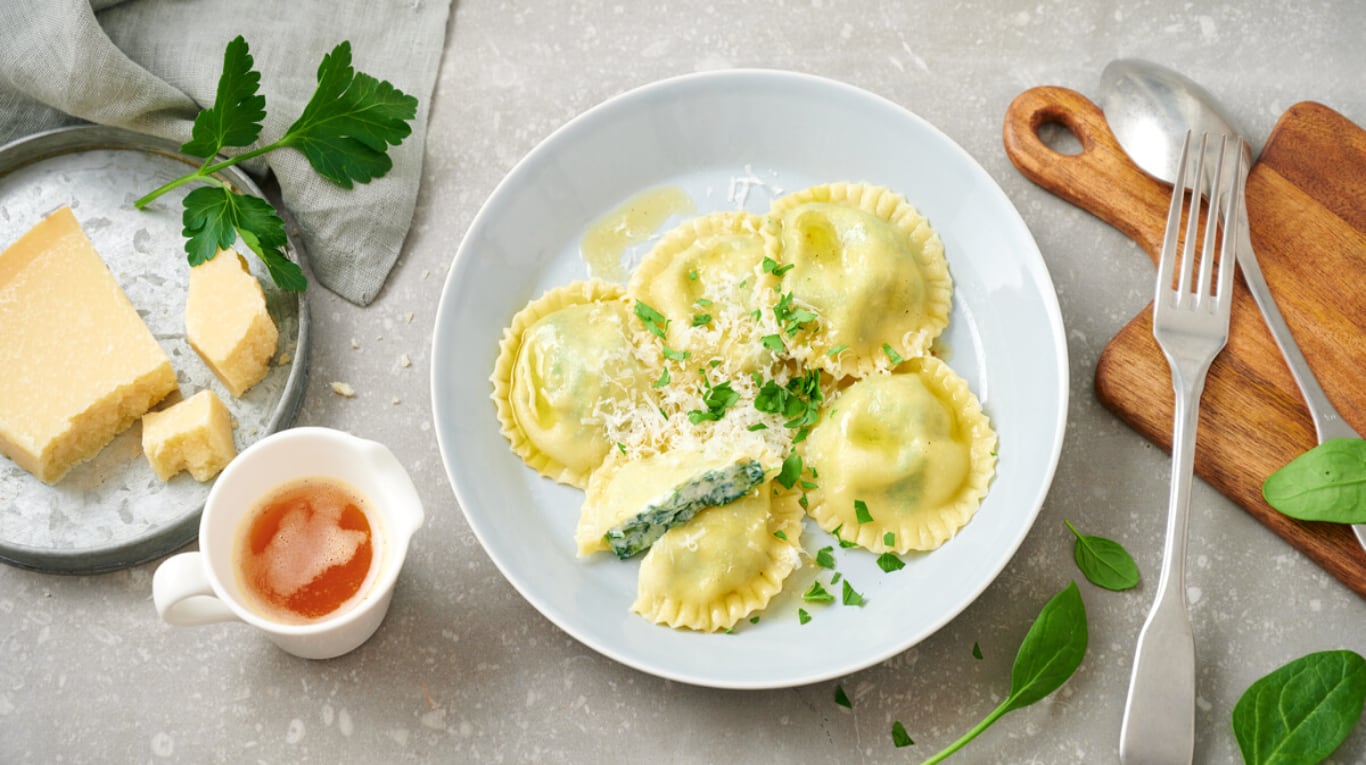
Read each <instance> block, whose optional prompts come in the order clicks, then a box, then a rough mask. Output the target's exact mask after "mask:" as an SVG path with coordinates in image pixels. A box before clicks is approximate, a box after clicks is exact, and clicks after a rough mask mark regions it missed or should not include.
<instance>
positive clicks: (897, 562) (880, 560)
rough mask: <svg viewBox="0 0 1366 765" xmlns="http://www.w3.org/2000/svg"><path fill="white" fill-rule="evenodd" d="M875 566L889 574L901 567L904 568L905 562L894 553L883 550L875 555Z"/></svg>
mask: <svg viewBox="0 0 1366 765" xmlns="http://www.w3.org/2000/svg"><path fill="white" fill-rule="evenodd" d="M877 567H878V568H880V569H882V570H883V571H884V572H886V573H888V574H890V573H892V572H893V571H900V570H901V569H903V568H906V564H905V563H904V562H902V560H901V559H900V558H898V557H896V556H895V555H893V554H891V553H889V552H885V553H883V554H881V555H879V556H877Z"/></svg>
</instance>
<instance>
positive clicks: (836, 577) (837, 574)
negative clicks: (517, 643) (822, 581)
mask: <svg viewBox="0 0 1366 765" xmlns="http://www.w3.org/2000/svg"><path fill="white" fill-rule="evenodd" d="M843 578H844V574H841V573H840V572H838V571H836V572H835V573H834V574H832V575H831V576H830V583H831V584H839V583H840V580H841V579H843Z"/></svg>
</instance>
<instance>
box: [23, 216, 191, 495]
mask: <svg viewBox="0 0 1366 765" xmlns="http://www.w3.org/2000/svg"><path fill="white" fill-rule="evenodd" d="M0 370H3V371H0V452H3V453H4V454H5V455H6V456H8V457H9V458H10V459H13V460H14V461H15V462H17V463H18V464H19V465H20V466H21V467H23V468H24V469H25V470H27V471H29V472H30V473H33V474H34V475H35V476H37V477H38V478H40V479H41V480H43V481H44V482H46V483H56V482H57V481H59V480H61V478H62V476H64V475H66V473H67V471H68V470H70V469H71V466H72V465H74V464H76V463H77V462H80V461H82V460H85V459H89V458H90V457H93V456H94V455H95V454H96V453H97V452H99V451H100V449H102V448H104V446H105V445H106V444H108V443H109V442H110V441H111V440H113V438H114V436H115V435H117V434H118V433H119V432H120V431H122V430H123V429H124V428H127V427H128V426H129V425H131V424H132V423H133V421H134V420H136V419H137V418H139V417H141V416H142V414H143V413H144V412H146V411H147V410H148V409H150V408H151V407H152V405H153V404H155V403H157V402H158V401H160V400H161V399H163V398H165V397H166V395H167V394H169V393H170V392H171V391H173V390H175V389H176V375H175V370H174V369H172V368H171V361H170V359H168V358H167V357H166V352H165V351H163V350H162V349H161V346H159V345H157V341H156V339H154V338H153V337H152V333H151V331H150V330H148V329H147V325H146V324H144V323H143V321H142V318H141V317H139V316H138V313H137V311H136V310H134V308H133V304H132V303H130V302H129V301H128V297H127V296H126V295H124V293H123V289H122V288H120V287H119V284H118V282H116V281H115V280H114V275H113V274H111V273H110V272H109V268H108V266H106V265H105V263H104V261H103V260H102V259H101V258H100V255H99V253H97V252H96V251H95V247H94V245H93V244H91V242H90V240H89V239H88V238H87V237H86V235H85V232H84V231H83V230H82V229H81V225H80V223H78V222H77V221H76V217H75V215H73V214H72V212H71V210H70V208H67V207H63V208H61V209H60V210H58V211H56V212H54V213H52V214H51V215H49V216H48V217H47V218H46V219H44V220H43V221H42V222H41V223H39V224H38V225H36V226H34V227H33V228H32V229H31V230H30V231H29V232H28V233H27V234H25V235H24V236H23V237H22V238H20V239H19V241H17V242H15V243H14V244H12V245H10V247H9V248H8V249H6V250H5V251H4V252H0Z"/></svg>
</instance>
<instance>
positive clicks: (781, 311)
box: [773, 292, 816, 337]
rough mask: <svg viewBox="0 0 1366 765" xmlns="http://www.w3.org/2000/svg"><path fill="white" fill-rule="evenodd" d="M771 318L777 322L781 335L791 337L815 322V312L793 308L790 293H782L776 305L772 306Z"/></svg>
mask: <svg viewBox="0 0 1366 765" xmlns="http://www.w3.org/2000/svg"><path fill="white" fill-rule="evenodd" d="M773 318H775V319H777V320H778V324H779V326H781V327H782V328H783V333H784V334H786V335H787V336H788V337H792V336H794V335H796V334H797V333H798V332H800V331H802V330H803V329H805V328H806V325H808V324H810V323H811V322H813V321H815V320H816V312H815V311H812V310H809V309H806V308H796V307H794V306H793V305H792V293H791V292H784V293H783V294H782V295H781V296H780V297H779V298H778V304H777V305H775V306H773Z"/></svg>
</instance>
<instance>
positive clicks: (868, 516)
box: [854, 499, 873, 523]
mask: <svg viewBox="0 0 1366 765" xmlns="http://www.w3.org/2000/svg"><path fill="white" fill-rule="evenodd" d="M854 517H855V518H857V519H858V522H859V523H872V522H873V514H872V513H870V512H868V503H866V502H864V501H863V500H861V499H856V500H854Z"/></svg>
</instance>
